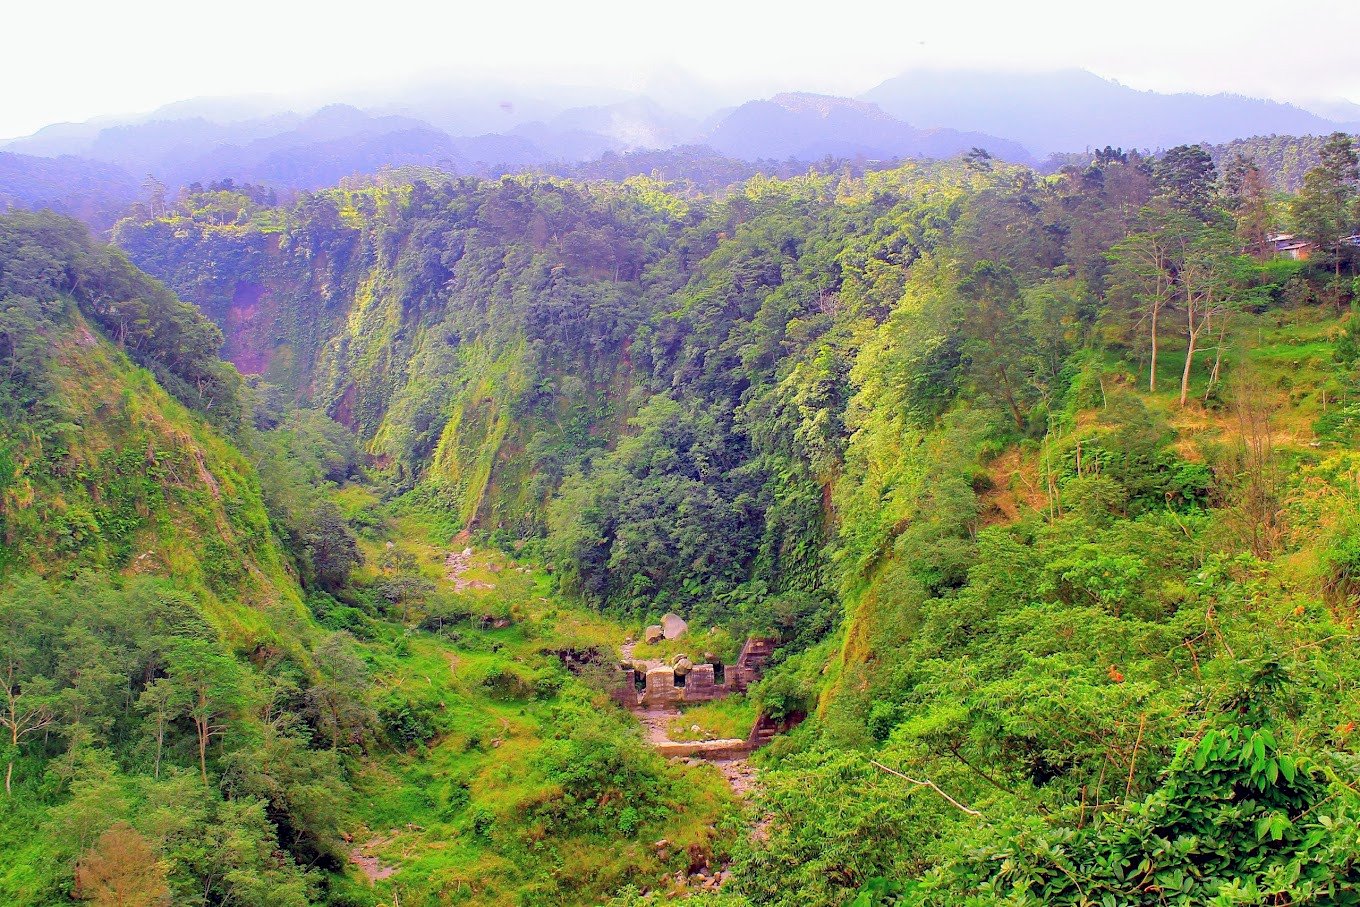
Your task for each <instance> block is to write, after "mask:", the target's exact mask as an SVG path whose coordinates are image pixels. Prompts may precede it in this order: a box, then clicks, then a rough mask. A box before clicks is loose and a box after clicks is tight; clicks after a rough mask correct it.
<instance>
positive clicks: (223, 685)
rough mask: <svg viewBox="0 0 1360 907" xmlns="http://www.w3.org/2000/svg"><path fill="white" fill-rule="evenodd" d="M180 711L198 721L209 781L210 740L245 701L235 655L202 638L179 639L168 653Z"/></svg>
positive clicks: (202, 765) (202, 770)
mask: <svg viewBox="0 0 1360 907" xmlns="http://www.w3.org/2000/svg"><path fill="white" fill-rule="evenodd" d="M166 660H167V662H168V665H169V672H170V679H171V682H172V683H174V685H175V692H176V697H175V702H176V705H177V707H178V711H179V714H182V715H186V716H187V717H188V718H189V719H190V720H191V721H192V722H193V725H194V732H195V734H196V736H197V738H198V770H199V774H200V775H201V776H202V778H203V783H204V784H205V785H206V784H207V783H208V744H209V743H211V742H212V740H213V738H215V737H220V736H222V735H223V734H224V733H226V730H227V720H228V719H229V718H230V717H231V716H232V715H233V714H235V713H237V712H239V710H240V708H241V703H242V696H241V688H240V677H239V668H237V666H236V663H235V662H234V661H232V659H231V658H230V657H229V656H227V655H223V654H222V653H221V652H220V651H218V650H216V649H215V648H214V647H213V646H212V645H211V644H210V643H208V642H206V641H204V640H200V639H179V640H176V641H175V644H174V645H173V646H172V647H171V649H170V651H169V652H168V653H167V659H166Z"/></svg>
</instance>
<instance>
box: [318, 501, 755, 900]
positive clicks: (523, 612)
mask: <svg viewBox="0 0 1360 907" xmlns="http://www.w3.org/2000/svg"><path fill="white" fill-rule="evenodd" d="M338 500H339V503H340V505H341V507H342V509H347V510H350V511H353V510H355V509H364V508H371V507H373V506H374V505H375V503H376V501H375V499H374V498H373V497H372V495H371V493H369V492H367V491H366V490H365V489H363V488H361V487H357V486H349V487H347V488H345V489H341V490H340V491H339V492H338ZM384 523H385V525H384V528H383V529H381V530H379V531H377V532H373V533H370V534H368V535H367V537H366V538H364V539H363V540H362V544H363V547H364V548H365V554H366V557H367V562H368V564H369V565H370V566H369V567H366V568H365V570H366V571H368V572H369V574H370V576H369V578H372V577H373V571H374V570H375V568H374V567H373V566H372V565H373V564H375V563H377V562H378V559H379V557H380V556H381V553H382V552H383V551H384V550H385V548H386V546H387V544H388V543H391V544H393V545H394V546H396V547H398V548H400V549H403V550H405V551H407V552H409V553H411V554H413V555H415V557H416V558H417V561H418V564H419V569H420V571H421V573H422V574H423V575H424V576H425V577H426V578H428V579H430V580H432V581H434V582H435V583H436V584H437V585H438V587H439V589H440V591H444V592H447V591H448V590H449V589H450V588H451V587H452V583H451V581H449V580H448V579H447V578H446V576H445V573H446V570H445V566H444V556H445V554H446V551H447V548H446V546H444V545H441V544H439V543H438V541H437V540H438V538H439V534H440V528H441V527H440V526H439V525H438V524H437V523H436V522H435V521H432V520H430V519H429V518H426V517H423V516H422V515H419V514H409V513H407V514H399V515H397V516H394V517H390V518H387V519H386V520H384ZM453 547H454V548H457V549H458V550H461V549H462V543H461V542H458V541H455V542H454V544H453ZM463 577H464V579H466V580H470V581H474V582H475V583H481V584H486V585H487V586H491V587H492V588H482V587H479V586H474V587H472V588H468V589H466V590H465V591H464V592H462V593H460V594H459V595H460V597H461V598H462V599H463V600H464V601H465V605H466V607H467V608H468V610H470V611H471V612H472V613H473V614H485V615H488V616H501V615H509V616H511V617H512V620H513V623H512V624H511V626H509V627H506V628H502V629H482V628H481V626H480V622H479V621H477V620H474V621H472V622H469V623H463V624H460V625H458V626H457V627H456V628H452V629H449V630H446V632H445V633H444V634H443V635H442V636H441V635H435V634H432V633H425V632H420V631H415V632H408V631H405V630H404V629H402V628H401V627H398V626H396V625H394V624H388V625H384V627H383V629H384V632H385V634H386V638H383V639H378V640H374V641H370V642H368V643H366V644H365V645H364V651H365V654H366V659H367V660H368V661H369V663H370V665H371V667H372V668H373V670H374V675H375V680H376V682H377V684H378V686H379V687H380V688H381V689H382V690H399V691H403V692H404V693H406V694H408V695H410V696H412V698H422V699H425V700H433V701H435V702H437V704H438V705H437V708H438V712H439V716H440V717H439V724H440V727H441V730H440V733H439V736H438V737H437V739H436V740H435V741H434V742H433V743H432V744H431V745H430V746H428V747H417V748H416V749H415V750H413V751H411V752H408V753H397V754H394V755H391V756H389V757H385V758H382V759H378V760H375V761H373V762H370V763H368V764H367V765H365V766H364V767H363V768H362V769H361V770H360V771H359V772H358V774H357V776H356V778H355V782H354V786H355V789H356V791H357V798H356V802H355V810H356V813H357V816H358V818H359V819H360V821H361V823H362V827H361V828H358V829H356V831H355V841H356V844H359V845H361V846H362V848H363V850H364V852H365V853H367V854H370V855H373V856H375V857H377V858H378V859H379V860H380V862H381V863H382V864H383V865H384V866H387V867H391V868H394V869H396V870H397V872H396V873H395V874H394V875H393V876H391V877H390V878H388V879H384V880H380V881H378V882H377V883H376V884H375V888H376V890H377V892H378V893H380V894H381V895H382V896H383V897H385V898H386V897H390V896H391V895H392V894H393V893H396V894H397V895H398V896H399V897H400V900H401V903H403V904H408V903H441V904H442V903H467V904H479V905H481V904H484V905H493V904H496V905H499V904H513V903H526V904H547V903H553V904H571V903H574V904H595V903H600V902H601V901H602V900H604V899H605V898H607V897H608V895H609V894H610V893H611V892H612V891H613V890H615V889H616V888H617V887H618V886H619V885H621V884H624V883H627V882H635V883H637V884H640V885H645V886H649V887H654V886H656V884H657V883H658V881H659V880H660V879H661V877H662V876H664V875H666V874H667V873H668V872H674V871H675V870H676V869H677V868H681V863H683V862H684V860H685V859H686V857H685V856H684V854H685V851H686V848H688V847H689V846H690V845H694V846H695V847H696V848H699V849H702V850H705V851H708V852H713V851H718V852H721V851H722V850H723V849H724V848H725V847H726V846H727V844H728V843H729V841H730V833H729V832H727V831H722V832H720V831H718V830H717V829H718V828H719V827H725V826H726V824H727V823H726V821H725V820H726V819H729V818H730V817H732V816H733V815H734V811H735V807H734V805H733V802H732V798H731V793H730V791H729V790H728V788H727V786H726V783H725V782H724V781H723V780H722V778H721V777H720V776H719V774H718V773H717V772H716V771H715V770H713V769H712V768H711V767H709V766H686V765H683V764H680V763H672V764H667V765H665V767H664V771H665V772H666V774H667V775H668V776H669V777H670V778H671V779H672V780H673V781H674V782H675V789H676V790H679V791H682V792H683V793H682V795H681V796H680V797H679V798H678V799H677V800H676V802H673V803H671V804H670V807H671V813H672V814H671V817H670V818H669V819H668V820H667V821H665V822H664V823H661V824H652V825H643V826H642V827H640V828H638V829H636V830H635V831H634V832H633V833H632V834H623V833H620V834H618V835H616V836H613V837H612V838H611V839H609V840H602V839H599V838H596V837H593V836H590V835H585V834H582V835H574V836H573V835H566V836H563V835H562V834H561V833H560V831H556V830H555V831H553V832H552V833H551V835H549V834H548V833H547V832H546V831H545V829H544V828H543V827H542V824H541V822H540V821H539V820H537V819H535V818H534V816H533V814H532V808H533V806H534V805H535V804H536V803H538V802H540V801H542V800H543V799H544V798H545V797H550V796H552V795H553V793H554V791H553V790H552V786H551V785H550V784H548V785H545V783H544V782H543V781H542V780H539V778H538V776H537V775H536V774H535V773H534V771H533V770H532V769H533V766H534V765H535V764H536V758H537V754H538V752H539V750H540V749H541V747H542V746H543V744H544V741H545V739H547V738H548V737H549V736H550V735H551V734H552V733H553V731H554V730H555V728H554V726H553V721H554V706H555V704H556V702H558V701H559V700H560V699H561V698H562V697H564V696H569V695H580V694H583V690H582V687H581V685H580V684H581V682H580V681H578V680H576V679H574V678H567V680H566V686H565V687H564V688H563V690H562V692H561V693H560V694H558V695H556V696H542V697H541V696H534V695H516V694H515V693H513V692H511V693H510V694H506V693H505V692H503V691H497V690H495V689H493V688H492V687H489V686H488V685H487V683H486V681H487V679H488V678H489V677H497V676H504V675H505V674H511V675H515V676H518V677H522V678H524V679H525V680H526V682H529V683H532V680H533V678H534V677H536V676H542V674H543V673H545V672H549V671H551V670H553V669H552V664H553V662H554V661H555V659H554V658H553V657H552V656H545V655H544V654H543V651H544V650H545V649H548V648H554V649H556V648H565V647H574V648H578V649H585V648H590V647H596V648H600V649H603V650H604V651H605V652H607V653H608V652H612V651H613V650H614V648H615V647H616V646H617V645H618V643H619V642H620V641H621V640H622V639H623V638H624V635H625V630H624V628H623V627H621V626H619V625H617V624H615V623H612V622H610V621H609V620H607V619H605V618H603V617H601V616H600V615H598V614H596V613H594V612H588V611H584V610H581V609H578V608H576V607H574V606H570V605H567V604H564V603H563V602H562V601H560V600H558V599H557V598H556V597H555V595H554V593H553V592H552V591H551V581H550V578H549V577H548V576H547V575H546V574H544V573H542V572H541V571H538V570H536V569H535V570H531V569H530V568H528V567H525V566H522V565H519V564H516V563H515V562H514V561H512V560H510V559H508V558H506V557H505V556H504V555H501V554H499V553H497V552H487V551H477V552H475V553H474V555H473V557H472V559H471V562H470V564H469V567H468V569H467V571H466V572H465V573H464V574H463ZM600 707H604V708H614V706H612V705H604V704H601V706H600ZM636 745H637V746H638V747H644V746H645V744H643V743H642V741H641V737H640V735H639V736H638V740H637V744H636ZM662 838H664V839H666V840H668V841H670V842H671V844H672V847H671V848H670V849H669V853H668V854H663V855H665V856H667V861H663V860H661V859H660V856H662V855H659V854H658V852H657V849H656V848H655V847H654V846H653V845H654V843H655V842H656V841H657V840H659V839H662Z"/></svg>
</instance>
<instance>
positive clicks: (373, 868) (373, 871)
mask: <svg viewBox="0 0 1360 907" xmlns="http://www.w3.org/2000/svg"><path fill="white" fill-rule="evenodd" d="M386 843H387V842H386V841H370V842H368V844H365V845H364V846H363V847H356V848H354V849H353V850H351V851H350V852H349V861H350V862H351V863H353V864H354V865H355V866H358V867H359V871H360V872H362V873H363V874H364V878H366V879H368V881H369V883H370V884H371V883H373V882H381V881H382V880H383V879H386V878H390V877H391V876H393V875H395V874H396V872H397V867H395V866H388V865H387V864H385V863H383V861H382V860H380V859H378V858H377V857H375V856H373V855H372V854H370V853H364V851H365V850H369V849H371V848H373V847H375V846H377V845H379V844H386Z"/></svg>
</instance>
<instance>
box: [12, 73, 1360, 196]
mask: <svg viewBox="0 0 1360 907" xmlns="http://www.w3.org/2000/svg"><path fill="white" fill-rule="evenodd" d="M646 92H647V94H637V93H633V94H629V93H627V92H623V91H619V90H616V89H606V88H599V89H594V88H583V87H562V86H550V85H543V86H541V87H539V88H538V89H533V90H531V89H525V88H522V87H514V86H510V85H505V84H496V83H494V82H486V83H478V82H475V81H473V80H467V81H463V82H460V83H458V84H456V85H450V84H438V83H431V84H427V85H423V86H416V87H412V88H409V89H405V90H403V92H402V93H401V94H400V95H399V96H396V97H393V96H383V95H379V94H376V93H370V94H368V95H359V96H355V97H352V98H350V99H349V100H350V101H352V102H353V103H335V104H329V105H326V106H321V107H319V108H316V109H312V110H306V109H302V110H294V109H286V108H285V107H284V105H285V104H286V103H287V102H286V101H283V100H281V99H278V98H271V97H268V96H258V95H256V96H243V97H237V98H204V99H191V100H186V101H182V102H177V103H175V104H170V105H167V106H165V107H162V108H160V109H159V110H156V111H153V112H152V113H150V114H148V115H145V116H141V117H135V118H131V117H129V118H101V119H99V120H93V121H90V122H86V123H77V124H72V123H60V124H54V125H51V126H48V127H46V128H44V129H41V130H39V131H38V132H36V133H34V134H33V135H30V136H26V137H23V138H18V139H14V140H11V141H10V142H8V143H6V144H4V145H3V146H0V205H4V206H7V207H12V206H22V207H35V206H49V207H55V208H57V209H58V210H63V211H67V212H68V213H75V214H78V215H82V216H85V215H88V213H89V211H90V210H91V209H92V208H98V207H99V206H101V205H102V206H116V205H118V204H126V203H127V202H130V201H131V200H132V199H133V198H134V197H135V195H136V192H137V187H138V186H139V184H140V183H141V181H142V180H143V179H144V178H145V177H146V176H147V175H150V176H154V177H155V178H156V179H158V180H160V181H161V182H162V183H164V184H166V185H167V186H168V187H170V188H171V189H174V188H178V187H180V186H185V185H189V184H192V183H195V182H201V183H208V182H213V181H218V180H223V179H231V180H234V181H237V182H251V183H258V184H263V185H266V186H269V187H272V188H277V189H282V190H302V189H314V188H319V187H321V186H327V185H333V184H335V183H336V182H337V181H339V180H341V179H343V178H345V177H347V176H352V175H360V174H370V173H374V172H376V171H379V170H381V169H383V168H386V167H403V166H422V167H431V168H437V169H439V170H441V171H444V172H449V173H453V174H460V175H479V176H491V175H497V174H501V173H508V172H516V171H521V170H526V169H534V168H539V169H547V170H552V171H554V172H567V171H568V170H569V169H570V168H571V167H573V166H580V165H583V164H584V163H585V162H599V161H601V160H604V159H606V158H608V159H609V160H610V161H612V164H611V168H610V169H611V172H613V171H615V170H618V169H619V168H620V164H619V156H624V157H623V158H622V160H623V161H624V163H623V164H622V165H621V166H622V169H623V170H628V169H630V168H632V169H633V172H651V170H652V169H654V168H655V166H656V164H657V160H656V157H655V153H656V152H663V151H670V150H674V151H675V155H680V156H693V155H695V154H699V155H708V154H710V152H711V153H715V154H716V155H718V156H721V157H724V158H729V159H732V161H734V162H737V163H740V162H745V163H746V164H751V163H753V162H776V161H778V162H786V163H787V162H812V161H820V160H824V159H825V158H827V157H831V158H836V159H845V160H851V161H854V160H858V161H894V160H901V159H908V158H949V157H953V156H956V155H959V154H962V153H967V152H968V151H970V150H971V149H973V148H982V149H985V150H986V151H988V152H989V153H990V154H992V155H993V156H994V157H997V158H1000V159H1003V160H1007V161H1012V162H1019V163H1031V164H1033V163H1038V162H1041V161H1043V160H1044V159H1045V158H1046V157H1048V156H1049V155H1051V154H1054V153H1061V152H1073V151H1081V150H1082V149H1085V148H1090V147H1100V146H1103V145H1115V146H1121V147H1127V148H1143V149H1150V150H1157V149H1160V148H1167V147H1171V146H1174V145H1176V144H1181V143H1188V142H1211V143H1222V142H1227V141H1230V140H1232V139H1234V138H1241V137H1246V136H1253V135H1271V134H1282V135H1310V134H1312V135H1320V134H1326V133H1330V132H1333V131H1336V130H1338V129H1341V130H1345V131H1353V130H1356V129H1357V128H1360V125H1357V123H1355V122H1348V120H1347V118H1348V117H1350V116H1352V115H1354V114H1356V113H1357V110H1360V108H1356V106H1355V105H1354V104H1350V103H1349V102H1338V103H1332V104H1326V105H1322V104H1320V105H1315V110H1311V111H1310V110H1305V109H1303V108H1301V107H1298V106H1295V105H1292V104H1285V103H1280V102H1277V101H1267V100H1261V99H1255V98H1247V97H1242V96H1237V95H1226V94H1221V95H1212V96H1209V95H1197V94H1161V93H1157V92H1151V91H1138V90H1135V89H1132V88H1129V87H1127V86H1124V85H1121V84H1119V83H1117V82H1114V81H1110V80H1107V79H1103V78H1101V77H1099V76H1096V75H1094V74H1092V73H1090V72H1086V71H1084V70H1064V71H1058V72H1048V73H1010V72H1008V73H1002V72H984V71H926V70H923V71H916V72H910V73H905V74H903V75H900V76H897V77H894V78H891V79H888V80H887V81H885V82H883V83H882V84H880V85H878V86H876V87H874V88H872V89H870V90H869V91H867V92H865V93H863V95H861V96H860V97H858V98H847V97H834V96H829V95H820V94H812V93H804V92H785V93H780V94H776V95H774V96H772V97H769V98H756V99H751V100H747V101H746V102H744V103H740V104H737V105H735V106H734V105H731V104H726V105H725V104H724V100H725V98H724V96H723V95H722V94H721V93H720V92H719V91H717V90H716V89H714V88H713V87H712V86H707V85H705V84H704V83H702V82H700V81H698V80H694V79H687V78H686V77H685V76H684V75H683V74H680V73H675V72H667V73H663V74H661V75H660V76H658V77H657V78H656V79H654V80H653V82H652V83H650V84H649V85H648V86H647V88H646ZM673 156H674V155H673ZM634 165H635V166H634ZM644 167H645V168H647V169H642V168H644ZM86 219H87V220H88V219H90V218H89V217H88V216H87V217H86ZM96 220H97V218H96Z"/></svg>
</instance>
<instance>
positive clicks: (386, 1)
mask: <svg viewBox="0 0 1360 907" xmlns="http://www.w3.org/2000/svg"><path fill="white" fill-rule="evenodd" d="M5 6H6V10H5V12H4V14H3V21H4V31H5V33H6V37H7V38H8V40H6V41H5V48H4V52H3V53H0V84H3V85H4V86H5V91H4V100H3V101H2V102H0V136H16V135H21V134H25V133H28V132H31V131H33V130H34V129H37V128H38V127H40V126H43V125H46V124H48V123H53V122H60V121H68V120H73V121H79V120H84V119H88V118H90V117H94V116H98V115H101V114H120V113H133V112H139V111H147V110H150V109H153V108H155V107H157V106H159V105H161V104H164V103H168V102H170V101H175V100H180V99H184V98H190V97H196V96H204V95H229V94H242V93H255V92H270V93H285V94H294V93H312V94H316V93H321V92H329V90H330V89H337V88H343V87H345V86H355V85H364V84H373V83H395V82H400V81H402V80H405V79H410V78H413V77H416V76H418V75H420V74H422V73H427V72H430V71H434V70H443V69H448V68H463V69H467V68H472V69H478V68H484V67H496V68H499V69H501V70H506V69H510V70H517V69H523V68H528V67H534V68H536V69H538V70H539V71H540V72H541V71H544V70H546V69H553V70H557V69H560V68H561V67H575V68H577V78H578V79H579V80H580V81H592V80H593V81H602V80H603V79H605V78H613V79H615V80H620V79H624V78H625V74H626V73H633V74H636V73H638V72H640V71H642V70H645V69H647V68H650V67H655V66H659V65H678V66H680V67H683V68H684V69H686V70H689V71H691V72H693V73H694V74H695V75H697V76H700V77H703V78H706V79H710V80H713V81H717V82H724V83H741V84H742V85H743V86H745V87H749V88H752V89H755V90H761V91H769V90H773V89H777V88H792V87H797V88H806V89H810V90H815V91H829V92H838V93H858V92H860V91H864V90H866V89H868V88H870V87H872V86H873V85H874V84H876V83H877V82H879V81H881V80H882V79H884V78H886V77H888V76H890V75H894V74H896V73H898V72H901V71H903V70H906V69H909V68H912V67H917V66H931V67H938V66H984V67H992V68H1026V69H1050V68H1057V67H1066V66H1081V67H1085V68H1087V69H1091V70H1093V71H1094V72H1097V73H1099V74H1100V75H1103V76H1108V77H1113V78H1117V79H1119V80H1120V81H1122V82H1125V83H1126V84H1129V85H1132V86H1134V87H1137V88H1153V89H1158V90H1193V91H1225V90H1228V91H1237V92H1240V93H1243V94H1251V95H1257V96H1266V97H1274V98H1279V99H1283V100H1291V99H1300V100H1311V99H1334V98H1343V97H1348V98H1350V99H1352V100H1356V101H1360V45H1358V44H1357V36H1358V35H1360V4H1356V3H1354V2H1349V0H1294V2H1291V3H1279V2H1261V0H1231V2H1228V0H1141V2H1139V3H1136V4H1134V3H1101V2H1098V0H1097V2H1092V0H1054V2H1046V3H1044V2H1033V0H1031V2H1028V3H1026V2H1017V0H962V2H952V3H940V2H937V0H936V2H929V3H911V2H902V0H898V2H891V0H879V2H877V3H868V2H860V0H834V2H833V0H821V2H818V3H803V2H782V3H767V2H743V0H675V2H664V3H655V2H654V3H647V2H646V0H628V2H622V0H620V2H615V0H578V2H570V0H566V2H532V0H498V2H485V0H483V2H479V3H476V4H469V3H461V2H445V3H438V2H415V0H367V2H353V0H328V2H324V3H322V2H311V0H305V2H296V0H231V2H209V0H174V2H162V0H127V2H122V3H119V2H113V0H101V2H88V0H79V2H72V0H6V2H5ZM603 70H607V71H603ZM638 84H640V83H638ZM342 95H343V92H336V96H337V97H339V96H342Z"/></svg>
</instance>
